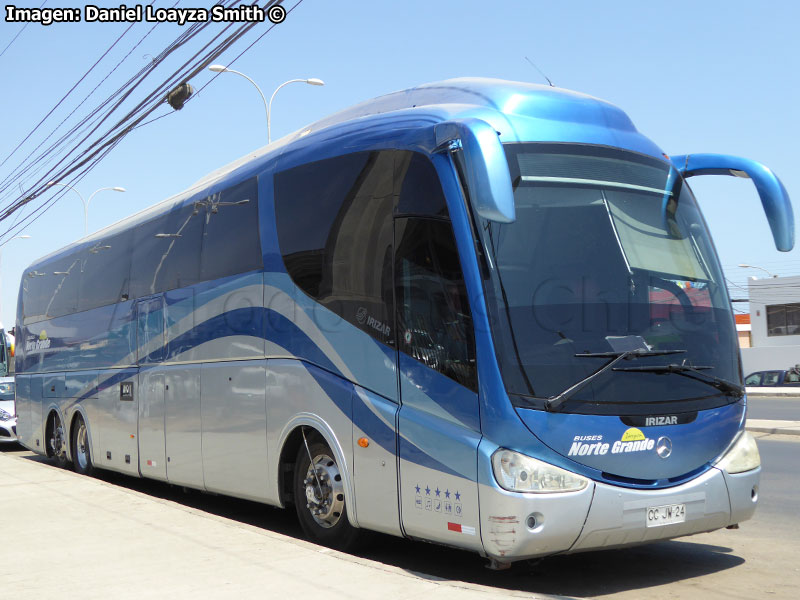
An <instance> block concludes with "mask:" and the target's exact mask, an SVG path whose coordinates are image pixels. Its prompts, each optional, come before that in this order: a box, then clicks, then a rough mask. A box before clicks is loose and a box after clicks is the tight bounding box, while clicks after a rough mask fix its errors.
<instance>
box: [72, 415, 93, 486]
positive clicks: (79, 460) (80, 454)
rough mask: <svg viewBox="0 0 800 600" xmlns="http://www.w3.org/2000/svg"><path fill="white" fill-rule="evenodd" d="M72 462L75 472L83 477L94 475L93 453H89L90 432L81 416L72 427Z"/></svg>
mask: <svg viewBox="0 0 800 600" xmlns="http://www.w3.org/2000/svg"><path fill="white" fill-rule="evenodd" d="M72 462H73V465H74V467H75V471H76V472H78V473H80V474H81V475H88V476H92V475H94V465H93V464H92V453H91V452H90V451H89V430H88V429H87V428H86V422H85V421H84V420H83V417H82V416H81V415H78V416H77V417H75V424H74V425H73V426H72Z"/></svg>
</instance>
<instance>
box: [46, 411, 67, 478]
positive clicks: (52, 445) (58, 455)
mask: <svg viewBox="0 0 800 600" xmlns="http://www.w3.org/2000/svg"><path fill="white" fill-rule="evenodd" d="M46 444H47V456H49V457H50V458H54V459H55V461H56V465H57V466H59V467H66V466H67V462H68V461H67V440H66V434H65V431H64V424H63V423H62V422H61V417H59V416H58V413H56V412H53V413H50V416H49V417H48V418H47V436H46Z"/></svg>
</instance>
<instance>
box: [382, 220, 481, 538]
mask: <svg viewBox="0 0 800 600" xmlns="http://www.w3.org/2000/svg"><path fill="white" fill-rule="evenodd" d="M395 248H396V250H395V260H394V277H395V303H396V307H397V308H396V327H397V339H398V349H399V352H398V357H399V358H398V372H399V376H400V395H401V406H400V410H399V414H398V433H399V436H398V446H399V465H400V506H401V516H402V523H403V529H404V531H405V533H406V535H409V536H414V537H420V538H425V539H429V540H434V541H439V542H443V543H446V544H452V545H454V546H459V547H466V548H472V549H475V550H480V549H481V548H482V546H481V539H480V528H479V514H478V484H477V448H478V443H479V442H480V415H479V412H478V411H479V408H478V394H477V371H476V364H475V343H474V334H473V329H472V327H473V326H472V317H471V313H470V309H469V302H468V298H467V292H466V287H465V285H464V278H463V275H462V271H461V265H460V262H459V257H458V251H457V249H456V244H455V238H454V236H453V231H452V226H451V224H450V221H449V220H448V219H441V218H421V217H405V218H396V219H395Z"/></svg>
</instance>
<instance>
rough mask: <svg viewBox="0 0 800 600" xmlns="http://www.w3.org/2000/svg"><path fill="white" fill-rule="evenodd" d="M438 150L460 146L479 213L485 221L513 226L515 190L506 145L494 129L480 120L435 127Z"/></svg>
mask: <svg viewBox="0 0 800 600" xmlns="http://www.w3.org/2000/svg"><path fill="white" fill-rule="evenodd" d="M434 135H435V136H436V149H437V151H442V150H448V149H450V148H452V147H453V146H452V145H453V143H460V145H461V152H462V153H463V156H464V163H465V164H466V169H465V170H466V174H465V175H466V178H467V187H468V188H469V195H470V199H471V201H472V206H473V208H474V209H475V212H476V213H478V215H480V216H481V217H483V218H484V219H488V220H490V221H497V222H498V223H513V222H514V220H515V219H516V212H515V210H514V190H513V189H512V187H511V174H510V173H509V170H508V161H507V160H506V153H505V152H504V151H503V144H501V143H500V137H499V136H498V134H497V132H496V131H495V130H494V128H493V127H492V126H491V125H489V124H488V123H487V122H486V121H481V120H480V119H457V120H453V121H445V122H444V123H439V124H438V125H436V126H435V127H434Z"/></svg>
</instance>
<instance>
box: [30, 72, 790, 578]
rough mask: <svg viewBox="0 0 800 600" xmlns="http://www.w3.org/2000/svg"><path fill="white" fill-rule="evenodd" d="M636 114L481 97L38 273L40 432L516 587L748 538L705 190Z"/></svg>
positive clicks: (527, 97)
mask: <svg viewBox="0 0 800 600" xmlns="http://www.w3.org/2000/svg"><path fill="white" fill-rule="evenodd" d="M705 174H721V175H733V176H739V177H749V178H751V179H752V180H753V182H754V183H755V186H756V189H757V192H758V195H759V196H760V199H761V201H762V203H763V206H764V210H765V212H766V215H767V218H768V220H769V223H770V226H771V228H772V232H773V235H774V239H775V244H776V246H777V247H778V249H779V250H783V251H788V250H790V249H791V247H792V245H793V243H794V230H793V216H792V208H791V205H790V203H789V199H788V195H787V194H786V191H785V190H784V188H783V186H782V185H781V183H780V182H779V180H778V179H777V178H776V177H775V175H774V174H772V172H771V171H769V170H768V169H767V168H765V167H763V166H762V165H760V164H758V163H755V162H752V161H749V160H745V159H741V158H735V157H730V156H722V155H708V154H691V155H685V156H680V157H676V156H672V157H668V156H667V155H665V154H664V153H663V152H662V151H661V150H660V149H659V148H658V147H657V146H656V145H655V144H654V143H653V142H651V141H650V140H649V139H647V138H646V137H644V136H643V135H641V134H640V133H639V132H638V131H637V130H636V129H635V127H634V126H633V124H632V123H631V121H630V120H629V119H628V117H627V116H626V115H625V114H624V113H623V112H622V111H621V110H619V109H618V108H616V107H614V106H612V105H610V104H608V103H606V102H603V101H600V100H597V99H595V98H592V97H589V96H586V95H581V94H578V93H574V92H570V91H567V90H562V89H557V88H551V87H544V86H537V85H531V84H526V83H515V82H507V81H499V80H489V79H454V80H449V81H444V82H439V83H432V84H427V85H422V86H419V87H417V88H413V89H409V90H405V91H402V92H397V93H393V94H389V95H387V96H383V97H380V98H377V99H374V100H371V101H368V102H365V103H362V104H359V105H356V106H354V107H352V108H350V109H347V110H344V111H342V112H340V113H338V114H335V115H333V116H331V117H329V118H327V119H324V120H322V121H320V122H318V123H315V124H313V125H311V126H310V127H308V128H305V129H303V130H301V131H298V132H296V133H295V134H292V135H290V136H287V137H286V138H284V139H283V140H280V141H279V142H277V143H274V144H271V145H269V146H267V147H265V148H263V149H262V150H260V151H258V152H256V153H254V154H251V155H249V156H247V157H244V158H243V159H241V160H239V161H237V162H235V163H233V164H231V165H229V166H228V167H226V168H224V169H221V170H220V171H218V172H215V173H212V174H211V175H209V176H208V177H207V178H205V179H203V180H202V181H200V182H198V183H197V184H195V185H194V186H192V187H191V188H190V189H189V190H187V191H186V192H184V193H182V194H179V195H178V196H176V197H173V198H170V199H168V200H166V201H164V202H162V203H160V204H158V205H156V206H154V207H152V208H150V209H148V210H145V211H144V212H141V213H139V214H137V215H134V216H133V217H130V218H129V219H126V220H124V221H122V222H120V223H118V224H116V225H113V226H111V227H108V228H106V229H104V230H101V231H99V232H97V233H95V234H93V235H91V236H89V237H87V238H84V239H82V240H80V241H78V242H75V243H74V244H72V245H71V246H69V247H67V248H65V249H63V250H59V251H57V252H55V253H53V254H51V255H49V256H47V257H45V258H42V259H41V260H39V261H37V262H36V263H34V264H33V265H31V267H30V268H29V269H28V270H27V271H26V272H25V274H24V275H23V279H22V283H21V289H20V297H19V309H18V320H17V332H18V333H17V335H18V341H17V361H18V362H17V402H18V413H19V416H18V420H19V425H18V435H19V438H20V441H21V442H22V443H23V444H24V445H25V446H26V447H28V448H30V449H32V450H34V451H36V452H39V453H42V454H47V455H48V456H51V457H54V458H55V459H56V460H57V461H59V462H62V463H67V462H71V463H73V465H74V468H75V469H76V470H77V471H79V472H82V473H91V472H92V471H93V470H94V469H110V470H113V471H119V472H122V473H128V474H130V475H133V476H140V477H148V478H153V479H159V480H163V481H166V482H170V483H172V484H176V485H180V486H187V487H190V488H197V489H200V490H207V491H209V492H215V493H221V494H228V495H231V496H237V497H241V498H247V499H251V500H256V501H260V502H264V503H266V504H271V505H276V506H282V507H283V506H287V505H293V506H294V507H295V509H296V512H297V515H298V518H299V520H300V523H301V524H302V527H303V529H304V531H305V533H306V534H307V535H308V536H309V537H310V538H311V539H312V540H315V541H317V542H320V543H323V544H327V545H330V546H333V547H337V548H345V549H346V548H349V547H352V545H353V544H354V543H356V541H357V540H358V538H359V536H360V534H361V533H362V532H363V531H364V530H374V531H380V532H383V533H386V534H391V535H395V536H405V537H409V538H415V539H422V540H427V541H432V542H438V543H442V544H446V545H450V546H455V547H460V548H465V549H470V550H473V551H476V552H479V553H481V554H482V555H484V556H486V557H488V558H489V559H490V560H491V564H492V565H493V566H495V567H502V566H506V565H507V564H509V563H511V562H513V561H515V560H520V559H526V558H530V557H537V556H545V555H549V554H554V553H560V552H577V551H584V550H590V549H598V548H608V547H616V546H623V545H628V544H635V543H641V542H646V541H651V540H660V539H667V538H674V537H677V536H682V535H687V534H692V533H697V532H702V531H710V530H714V529H718V528H722V527H728V526H733V525H736V524H737V523H739V522H740V521H742V520H745V519H748V518H749V517H750V516H751V515H752V514H753V512H754V510H755V507H756V503H757V500H758V484H759V474H760V459H759V456H758V450H757V448H756V444H755V441H754V440H753V438H752V436H750V435H749V434H747V433H746V432H745V431H744V420H745V409H746V398H745V395H744V388H743V386H742V370H741V362H740V358H739V351H738V346H737V338H736V330H735V326H734V319H733V315H732V311H731V306H730V300H729V298H728V295H727V291H726V287H725V283H724V278H723V274H722V271H721V269H720V266H719V262H718V259H717V256H716V253H715V250H714V247H713V243H712V241H711V239H710V237H709V234H708V230H707V227H706V225H705V223H704V221H703V218H702V216H701V213H700V210H699V208H698V206H697V204H696V202H695V199H694V197H693V196H692V192H691V190H690V189H689V187H688V185H687V184H686V179H687V178H688V177H692V176H697V175H705Z"/></svg>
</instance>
